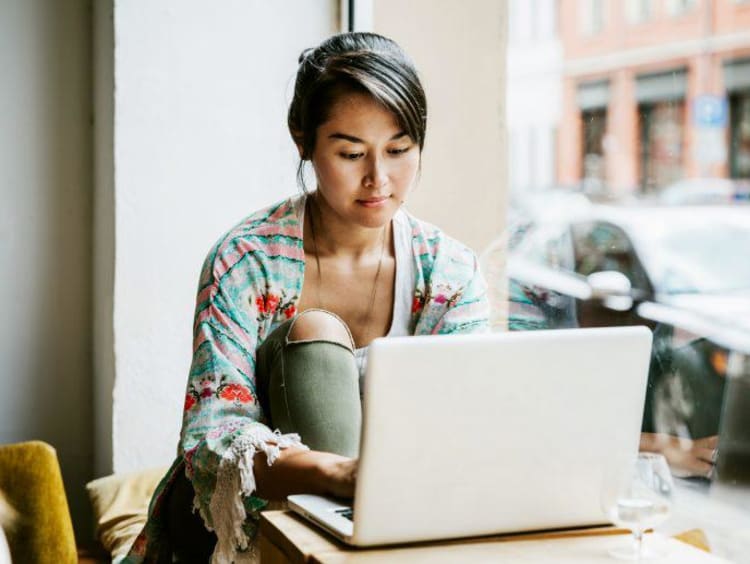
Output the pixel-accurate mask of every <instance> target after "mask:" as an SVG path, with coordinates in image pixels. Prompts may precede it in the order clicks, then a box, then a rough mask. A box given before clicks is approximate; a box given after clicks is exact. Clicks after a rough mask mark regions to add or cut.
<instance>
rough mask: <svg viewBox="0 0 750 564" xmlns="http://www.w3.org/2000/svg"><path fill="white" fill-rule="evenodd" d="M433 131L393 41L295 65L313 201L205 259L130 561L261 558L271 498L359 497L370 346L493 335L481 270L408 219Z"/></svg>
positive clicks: (296, 115) (362, 43)
mask: <svg viewBox="0 0 750 564" xmlns="http://www.w3.org/2000/svg"><path fill="white" fill-rule="evenodd" d="M426 117H427V116H426V102H425V96H424V91H423V89H422V86H421V84H420V82H419V78H418V77H417V74H416V71H415V69H414V66H413V64H412V63H411V61H410V60H409V59H408V58H407V56H406V55H405V53H404V52H403V51H402V50H401V48H400V47H399V46H398V45H397V44H396V43H394V42H393V41H391V40H389V39H386V38H384V37H381V36H378V35H375V34H369V33H349V34H341V35H337V36H334V37H332V38H330V39H328V40H326V41H324V42H323V43H322V44H321V45H319V46H318V47H316V48H315V49H309V50H307V51H305V52H304V53H303V54H302V55H301V56H300V60H299V70H298V73H297V79H296V84H295V92H294V98H293V100H292V102H291V105H290V108H289V116H288V125H289V130H290V133H291V135H292V139H293V141H294V143H295V144H296V146H297V149H298V150H299V154H300V159H301V162H300V167H299V170H298V177H299V179H300V182H301V184H302V186H303V189H304V179H303V176H304V175H303V165H304V163H305V162H308V161H309V162H310V163H311V164H312V167H313V169H314V172H315V177H316V181H317V189H316V190H315V191H314V192H312V193H309V194H308V193H307V192H305V194H304V195H302V196H299V197H296V198H292V199H289V200H286V201H284V202H281V203H280V204H277V205H274V206H272V207H270V208H268V209H265V210H262V211H259V212H257V213H255V214H253V215H251V216H250V217H248V218H247V219H245V220H244V221H242V222H241V223H240V224H239V225H237V226H236V227H235V228H233V229H232V230H230V231H229V232H228V233H227V234H226V235H225V236H224V237H223V238H222V239H221V240H220V241H219V242H218V243H217V244H216V245H215V246H214V248H213V250H212V251H211V253H210V254H209V256H208V258H207V259H206V262H205V264H204V268H203V272H202V274H201V279H200V285H199V290H198V299H197V307H196V316H195V325H194V335H195V340H194V356H193V363H192V366H191V371H190V376H189V381H188V388H187V392H188V393H187V395H186V398H185V411H184V419H183V428H182V433H181V440H180V445H179V456H178V458H177V460H176V461H175V463H174V464H173V466H172V468H171V469H170V471H169V473H168V475H167V476H166V477H165V479H164V480H163V481H162V484H161V485H160V487H159V488H158V490H157V492H156V494H155V496H154V500H153V502H152V507H151V515H150V518H149V523H148V524H147V526H146V528H145V529H144V531H143V532H142V533H141V535H140V536H139V538H138V539H137V540H136V542H135V544H134V546H133V548H132V550H131V554H130V555H129V556H128V560H127V561H130V562H140V561H162V560H163V561H171V557H172V553H174V554H175V555H176V556H177V558H179V559H180V561H206V560H207V559H208V558H209V556H210V555H211V554H213V558H214V559H215V560H214V561H218V562H231V561H241V560H252V559H253V558H254V557H255V554H254V552H253V550H252V546H253V539H254V537H255V535H256V529H257V520H258V514H259V511H260V510H261V509H263V508H264V507H266V506H267V503H268V501H267V500H283V499H285V497H286V496H287V495H289V494H293V493H301V492H307V493H319V494H329V495H336V496H352V495H353V492H354V483H355V479H356V456H357V451H358V446H359V445H358V441H359V425H360V419H361V407H360V389H361V385H360V379H361V377H362V375H363V374H364V366H365V364H366V351H367V346H368V345H369V343H370V342H371V341H372V340H373V339H375V338H377V337H383V336H393V335H423V334H433V333H442V334H446V333H458V332H471V331H484V330H486V329H487V327H488V304H487V300H486V297H485V283H484V281H483V279H482V277H481V275H480V273H479V269H478V263H477V260H476V257H475V256H474V254H473V253H472V252H471V251H470V250H468V249H467V248H466V247H464V246H463V245H461V244H460V243H458V242H456V241H454V240H452V239H450V238H449V237H446V236H445V235H444V234H443V233H442V232H440V231H439V230H438V229H436V228H435V227H433V226H430V225H428V224H426V223H423V222H421V221H419V220H417V219H415V218H413V217H412V216H410V215H409V214H407V213H406V212H405V211H404V210H403V209H402V207H401V206H402V204H403V203H404V201H405V200H406V198H407V196H408V194H409V192H410V191H411V190H412V189H413V187H414V185H415V184H416V182H417V179H418V176H419V170H420V163H421V152H422V148H423V146H424V139H425V126H426ZM394 385H397V382H394ZM272 429H273V431H272ZM193 507H195V508H196V509H197V513H196V514H191V509H192V508H193ZM209 530H211V531H213V532H209Z"/></svg>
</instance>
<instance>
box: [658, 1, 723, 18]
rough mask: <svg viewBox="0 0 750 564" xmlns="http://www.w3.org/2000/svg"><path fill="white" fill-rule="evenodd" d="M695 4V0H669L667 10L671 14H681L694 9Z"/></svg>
mask: <svg viewBox="0 0 750 564" xmlns="http://www.w3.org/2000/svg"><path fill="white" fill-rule="evenodd" d="M711 1H713V0H711ZM695 4H696V1H695V0H668V2H667V12H668V13H669V15H670V16H681V15H682V14H684V13H686V12H688V11H690V10H692V9H693V8H694V7H695Z"/></svg>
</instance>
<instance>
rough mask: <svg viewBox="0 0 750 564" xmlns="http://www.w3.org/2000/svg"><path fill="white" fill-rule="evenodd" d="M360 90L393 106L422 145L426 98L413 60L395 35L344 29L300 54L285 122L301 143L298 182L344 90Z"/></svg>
mask: <svg viewBox="0 0 750 564" xmlns="http://www.w3.org/2000/svg"><path fill="white" fill-rule="evenodd" d="M352 93H361V94H366V95H369V96H372V98H373V99H374V100H376V101H377V102H379V103H380V104H382V105H383V106H384V107H385V108H386V109H388V110H390V111H391V112H392V113H393V115H394V116H395V117H396V120H397V121H398V124H399V126H400V127H401V128H403V130H404V131H405V132H406V133H407V134H408V135H409V137H411V138H412V140H413V141H414V142H415V143H417V144H418V145H419V150H420V151H421V150H422V148H423V147H424V138H425V130H426V128H427V100H426V99H425V94H424V90H423V89H422V84H421V83H420V81H419V77H418V76H417V71H416V69H415V68H414V63H413V62H412V61H411V59H409V57H408V55H407V54H406V53H405V52H404V51H403V49H401V47H399V45H398V44H397V43H396V42H395V41H393V40H392V39H388V38H387V37H383V36H382V35H377V34H375V33H364V32H353V33H341V34H338V35H334V36H333V37H330V38H328V39H326V40H325V41H324V42H323V43H321V44H320V45H318V46H317V47H314V48H312V49H305V50H304V51H303V52H302V54H301V55H300V56H299V70H298V71H297V80H296V82H295V84H294V97H293V98H292V103H291V104H290V105H289V114H288V117H287V124H288V126H289V132H290V133H291V134H292V138H293V139H294V142H295V143H297V144H299V145H300V146H301V147H302V159H301V160H300V163H299V167H298V168H297V181H298V182H299V184H300V186H301V187H302V188H303V189H304V178H303V177H304V168H303V167H304V162H305V161H306V160H309V159H310V158H311V157H312V153H313V150H314V148H315V141H316V139H315V136H316V135H315V134H316V131H317V129H318V127H319V126H320V125H321V124H322V123H325V121H326V120H327V119H328V117H329V113H330V110H331V107H332V106H333V104H334V103H335V102H336V101H337V100H338V99H339V98H340V97H341V96H343V95H347V94H352Z"/></svg>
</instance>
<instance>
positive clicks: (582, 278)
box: [507, 197, 750, 331]
mask: <svg viewBox="0 0 750 564" xmlns="http://www.w3.org/2000/svg"><path fill="white" fill-rule="evenodd" d="M748 249H750V208H746V207H731V206H689V207H688V206H684V207H683V206H681V207H667V206H654V205H649V206H643V205H628V206H612V205H599V204H592V203H590V202H588V201H587V200H585V199H581V198H578V197H574V198H568V197H563V198H555V197H551V198H550V199H542V200H541V201H540V199H535V200H534V201H533V202H531V203H529V204H527V205H526V206H525V207H524V208H522V209H520V210H516V211H515V214H514V216H513V219H512V223H511V226H510V231H509V239H508V251H509V252H508V267H507V268H508V274H509V276H510V277H511V278H514V279H516V280H517V281H519V282H521V283H525V284H528V285H530V286H536V287H541V288H545V289H547V290H552V291H557V292H559V293H560V294H562V295H568V296H570V297H572V298H577V299H578V300H579V304H578V306H577V307H576V309H575V315H576V324H577V325H580V326H583V327H594V326H606V325H622V324H633V323H640V322H642V320H641V319H640V318H639V315H638V312H637V307H636V306H637V305H638V304H640V303H642V302H656V303H658V304H664V305H669V306H673V307H678V308H681V309H685V310H689V311H694V312H697V313H699V314H701V315H703V316H706V317H710V318H712V319H721V321H722V322H724V323H726V324H728V325H731V326H739V327H742V328H745V329H747V330H749V331H750V260H745V257H746V256H747V253H748Z"/></svg>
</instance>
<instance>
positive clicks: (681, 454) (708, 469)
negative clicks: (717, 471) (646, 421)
mask: <svg viewBox="0 0 750 564" xmlns="http://www.w3.org/2000/svg"><path fill="white" fill-rule="evenodd" d="M717 444H718V437H717V436H713V437H703V438H702V439H695V440H691V439H684V438H681V437H675V436H674V435H667V434H665V433H641V442H640V446H639V450H640V451H641V452H656V453H659V454H663V455H664V458H666V459H667V462H668V463H669V467H670V469H671V470H672V473H673V474H675V475H676V476H680V477H687V476H705V477H710V476H711V474H712V472H713V469H714V459H715V457H716V446H717Z"/></svg>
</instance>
